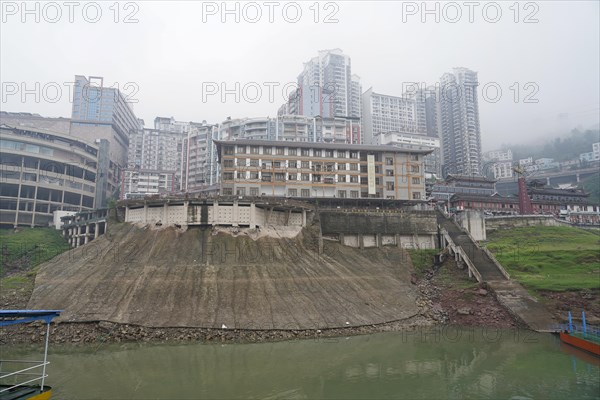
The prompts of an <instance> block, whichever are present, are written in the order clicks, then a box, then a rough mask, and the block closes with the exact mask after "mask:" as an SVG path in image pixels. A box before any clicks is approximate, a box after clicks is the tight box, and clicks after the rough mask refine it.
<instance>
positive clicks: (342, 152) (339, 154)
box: [337, 150, 346, 158]
mask: <svg viewBox="0 0 600 400" xmlns="http://www.w3.org/2000/svg"><path fill="white" fill-rule="evenodd" d="M337 156H338V158H346V152H345V151H344V150H338V152H337Z"/></svg>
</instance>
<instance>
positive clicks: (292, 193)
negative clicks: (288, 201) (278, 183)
mask: <svg viewBox="0 0 600 400" xmlns="http://www.w3.org/2000/svg"><path fill="white" fill-rule="evenodd" d="M288 196H290V197H297V196H298V189H288Z"/></svg>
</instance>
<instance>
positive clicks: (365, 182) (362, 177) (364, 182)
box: [360, 176, 369, 185]
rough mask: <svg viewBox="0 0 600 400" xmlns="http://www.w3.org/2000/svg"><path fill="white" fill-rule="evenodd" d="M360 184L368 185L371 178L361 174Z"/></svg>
mask: <svg viewBox="0 0 600 400" xmlns="http://www.w3.org/2000/svg"><path fill="white" fill-rule="evenodd" d="M360 184H361V185H368V184H369V180H368V179H367V177H366V176H361V177H360Z"/></svg>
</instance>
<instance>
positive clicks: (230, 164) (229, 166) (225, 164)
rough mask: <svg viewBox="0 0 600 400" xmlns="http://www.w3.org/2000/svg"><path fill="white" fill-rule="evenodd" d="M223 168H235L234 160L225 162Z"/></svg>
mask: <svg viewBox="0 0 600 400" xmlns="http://www.w3.org/2000/svg"><path fill="white" fill-rule="evenodd" d="M223 167H225V168H233V160H223Z"/></svg>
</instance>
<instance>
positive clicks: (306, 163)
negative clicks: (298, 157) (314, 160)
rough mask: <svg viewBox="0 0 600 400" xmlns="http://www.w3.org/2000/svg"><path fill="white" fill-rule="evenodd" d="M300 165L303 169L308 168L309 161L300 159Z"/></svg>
mask: <svg viewBox="0 0 600 400" xmlns="http://www.w3.org/2000/svg"><path fill="white" fill-rule="evenodd" d="M301 166H302V168H304V169H309V168H310V164H309V162H308V161H302V164H301Z"/></svg>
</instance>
